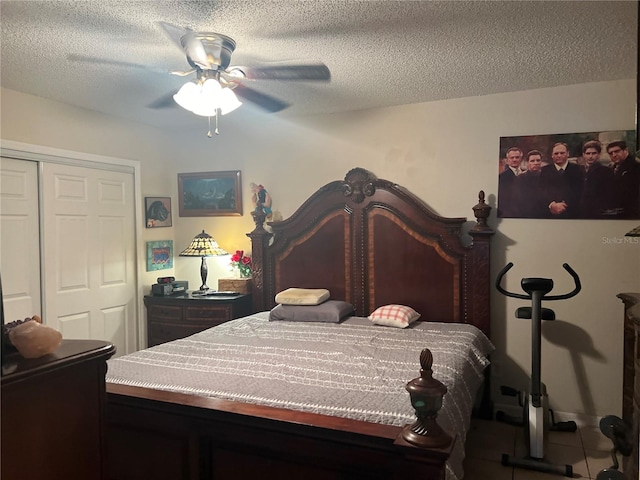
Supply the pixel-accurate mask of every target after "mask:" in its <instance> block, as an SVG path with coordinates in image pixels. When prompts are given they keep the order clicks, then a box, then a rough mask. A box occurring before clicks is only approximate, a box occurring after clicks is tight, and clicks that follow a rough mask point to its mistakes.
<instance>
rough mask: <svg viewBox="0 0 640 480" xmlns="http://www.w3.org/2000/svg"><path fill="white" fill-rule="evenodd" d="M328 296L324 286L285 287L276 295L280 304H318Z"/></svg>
mask: <svg viewBox="0 0 640 480" xmlns="http://www.w3.org/2000/svg"><path fill="white" fill-rule="evenodd" d="M328 298H329V290H327V289H326V288H287V289H286V290H283V291H281V292H280V293H278V294H277V295H276V303H279V304H281V305H320V304H321V303H322V302H324V301H325V300H327V299H328Z"/></svg>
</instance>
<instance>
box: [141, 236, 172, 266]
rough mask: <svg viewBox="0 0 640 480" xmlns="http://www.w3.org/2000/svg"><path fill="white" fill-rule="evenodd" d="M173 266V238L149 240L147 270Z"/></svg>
mask: <svg viewBox="0 0 640 480" xmlns="http://www.w3.org/2000/svg"><path fill="white" fill-rule="evenodd" d="M168 268H173V240H159V241H155V242H147V272H153V271H154V270H166V269H168Z"/></svg>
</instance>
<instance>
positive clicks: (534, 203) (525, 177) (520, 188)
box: [516, 172, 549, 218]
mask: <svg viewBox="0 0 640 480" xmlns="http://www.w3.org/2000/svg"><path fill="white" fill-rule="evenodd" d="M540 175H541V174H540V172H538V173H531V172H526V173H523V174H522V175H519V176H517V177H516V191H517V195H518V201H517V203H518V205H519V207H520V216H521V217H522V218H546V217H547V216H548V215H547V213H548V210H547V205H549V203H548V202H546V198H544V196H543V192H542V189H541V188H540Z"/></svg>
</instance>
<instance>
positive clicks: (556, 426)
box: [549, 409, 578, 432]
mask: <svg viewBox="0 0 640 480" xmlns="http://www.w3.org/2000/svg"><path fill="white" fill-rule="evenodd" d="M549 415H550V416H551V426H550V427H549V430H553V431H555V432H575V431H576V430H577V429H578V425H577V424H576V422H574V421H573V420H568V421H566V422H556V419H555V417H554V415H553V410H551V409H549Z"/></svg>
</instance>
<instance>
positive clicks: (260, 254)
mask: <svg viewBox="0 0 640 480" xmlns="http://www.w3.org/2000/svg"><path fill="white" fill-rule="evenodd" d="M251 216H252V217H253V221H254V223H255V224H256V228H254V229H253V231H252V232H251V233H247V237H249V238H250V239H251V278H252V282H251V298H252V302H253V311H254V312H261V311H263V310H265V309H266V308H267V305H269V300H268V299H267V297H266V288H265V284H264V281H265V271H264V268H265V265H264V263H265V262H264V259H265V250H266V248H267V244H268V243H269V239H270V238H271V233H270V232H268V231H267V230H265V228H264V221H265V219H266V218H267V214H266V212H265V211H264V208H262V205H261V204H258V205H257V206H256V208H255V210H254V211H253V212H251Z"/></svg>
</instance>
